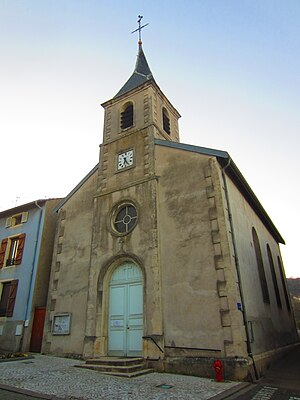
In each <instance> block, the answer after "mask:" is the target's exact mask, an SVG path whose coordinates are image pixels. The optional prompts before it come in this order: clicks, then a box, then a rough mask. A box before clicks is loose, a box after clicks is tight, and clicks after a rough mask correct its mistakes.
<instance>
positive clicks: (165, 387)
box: [156, 383, 173, 389]
mask: <svg viewBox="0 0 300 400" xmlns="http://www.w3.org/2000/svg"><path fill="white" fill-rule="evenodd" d="M156 387H158V388H161V389H171V388H172V387H173V385H167V384H166V383H162V384H161V385H157V386H156Z"/></svg>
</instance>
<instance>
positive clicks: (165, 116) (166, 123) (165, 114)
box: [162, 108, 171, 135]
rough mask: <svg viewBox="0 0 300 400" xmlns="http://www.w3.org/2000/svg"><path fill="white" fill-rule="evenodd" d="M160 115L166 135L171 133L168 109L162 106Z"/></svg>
mask: <svg viewBox="0 0 300 400" xmlns="http://www.w3.org/2000/svg"><path fill="white" fill-rule="evenodd" d="M162 116H163V128H164V131H165V132H167V134H168V135H170V134H171V130H170V118H169V116H168V111H167V110H166V109H165V108H163V110H162Z"/></svg>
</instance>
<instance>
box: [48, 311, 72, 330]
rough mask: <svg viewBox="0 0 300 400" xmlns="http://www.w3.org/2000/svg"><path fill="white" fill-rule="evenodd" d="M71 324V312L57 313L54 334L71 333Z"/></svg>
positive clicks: (54, 317)
mask: <svg viewBox="0 0 300 400" xmlns="http://www.w3.org/2000/svg"><path fill="white" fill-rule="evenodd" d="M70 326H71V314H70V313H62V314H55V315H54V316H53V321H52V335H69V334H70Z"/></svg>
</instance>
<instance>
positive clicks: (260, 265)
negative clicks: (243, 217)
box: [252, 228, 270, 303]
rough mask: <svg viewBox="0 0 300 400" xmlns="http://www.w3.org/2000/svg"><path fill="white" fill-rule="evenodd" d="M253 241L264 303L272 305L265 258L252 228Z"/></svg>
mask: <svg viewBox="0 0 300 400" xmlns="http://www.w3.org/2000/svg"><path fill="white" fill-rule="evenodd" d="M252 239H253V244H254V250H255V256H256V262H257V268H258V275H259V280H260V286H261V290H262V296H263V300H264V303H270V296H269V290H268V284H267V279H266V274H265V269H264V263H263V258H262V254H261V249H260V245H259V240H258V236H257V233H256V230H255V229H254V228H252Z"/></svg>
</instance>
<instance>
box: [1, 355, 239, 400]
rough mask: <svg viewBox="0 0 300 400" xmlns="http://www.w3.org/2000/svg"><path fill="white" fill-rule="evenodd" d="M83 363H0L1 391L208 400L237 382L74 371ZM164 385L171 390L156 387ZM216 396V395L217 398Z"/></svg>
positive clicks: (37, 359)
mask: <svg viewBox="0 0 300 400" xmlns="http://www.w3.org/2000/svg"><path fill="white" fill-rule="evenodd" d="M80 363H82V361H78V360H70V359H66V358H60V357H51V356H45V355H40V354H37V355H35V356H34V359H30V360H25V361H10V362H7V363H6V362H2V363H0V388H4V389H9V390H12V391H14V390H16V391H17V392H19V393H20V392H21V393H24V394H30V393H31V394H34V393H36V394H37V395H38V396H39V398H46V399H69V400H71V399H72V400H75V399H80V400H83V399H84V400H85V399H106V400H120V399H121V400H123V399H124V400H133V399H139V400H141V399H142V400H160V399H164V400H166V399H178V400H194V399H197V400H199V399H203V400H206V399H209V398H211V397H214V396H217V395H219V394H221V393H224V394H225V392H226V391H227V390H228V391H229V392H230V391H233V392H234V391H236V390H237V389H238V388H239V387H240V386H241V385H243V384H240V383H237V382H222V383H217V382H214V381H213V380H210V379H206V378H198V377H194V376H184V375H174V374H161V373H152V374H148V375H142V376H140V377H137V378H133V379H128V378H119V377H114V376H109V375H104V374H101V373H99V372H95V371H90V370H84V369H81V368H75V367H74V365H78V364H80ZM162 384H166V385H169V386H171V387H170V388H162V387H158V386H159V385H162ZM218 397H219V396H218Z"/></svg>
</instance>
